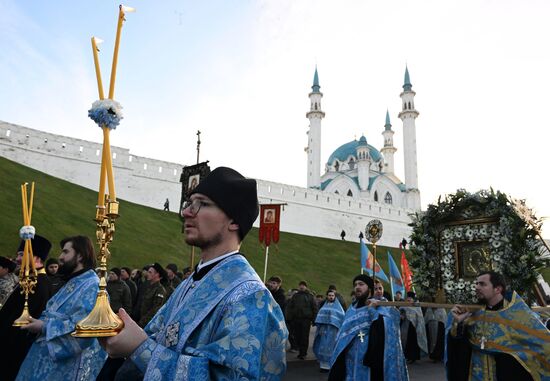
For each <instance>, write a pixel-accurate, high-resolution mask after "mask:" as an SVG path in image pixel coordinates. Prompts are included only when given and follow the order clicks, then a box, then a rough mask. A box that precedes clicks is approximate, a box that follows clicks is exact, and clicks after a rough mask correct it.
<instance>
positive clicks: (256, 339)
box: [130, 255, 288, 381]
mask: <svg viewBox="0 0 550 381" xmlns="http://www.w3.org/2000/svg"><path fill="white" fill-rule="evenodd" d="M145 332H146V333H147V334H148V335H149V338H148V339H147V340H145V341H144V342H143V343H142V344H141V345H140V346H139V347H138V348H137V349H136V350H135V351H134V353H133V354H132V355H131V356H130V358H131V360H132V361H133V362H134V364H135V365H136V366H137V367H138V368H139V369H140V370H141V371H142V372H144V373H145V380H155V381H158V380H193V381H202V380H280V379H281V378H282V377H283V375H284V373H285V371H286V353H285V343H286V340H287V337H288V331H287V329H286V325H285V322H284V317H283V313H282V312H281V309H280V307H279V305H278V304H277V302H275V300H274V299H273V298H272V296H271V293H270V292H269V291H268V290H267V289H266V288H265V286H264V284H263V283H262V281H261V280H260V278H259V277H258V275H257V274H256V272H255V271H254V269H253V268H252V267H251V266H250V265H249V264H248V262H247V261H246V259H245V258H244V257H242V256H241V255H233V256H230V257H228V258H226V259H223V260H222V261H221V263H219V264H217V265H216V266H215V267H214V268H213V269H212V270H210V271H209V272H208V273H207V274H206V275H205V276H204V278H202V279H201V280H199V281H194V280H193V278H192V277H189V278H188V279H186V280H185V281H183V282H182V283H181V284H180V285H179V286H178V288H177V289H176V290H175V291H174V293H173V294H172V296H171V297H170V299H169V300H168V302H167V304H165V305H164V306H163V307H162V308H161V309H160V310H159V311H158V312H157V314H156V315H155V317H154V318H153V319H152V320H151V322H150V323H149V324H148V325H147V326H146V327H145Z"/></svg>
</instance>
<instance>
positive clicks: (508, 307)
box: [445, 292, 550, 381]
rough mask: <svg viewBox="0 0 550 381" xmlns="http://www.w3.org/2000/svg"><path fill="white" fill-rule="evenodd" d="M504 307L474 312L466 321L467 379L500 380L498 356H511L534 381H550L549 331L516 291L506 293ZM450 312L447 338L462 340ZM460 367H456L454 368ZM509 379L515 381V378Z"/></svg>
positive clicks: (446, 355)
mask: <svg viewBox="0 0 550 381" xmlns="http://www.w3.org/2000/svg"><path fill="white" fill-rule="evenodd" d="M504 297H505V300H504V307H503V308H502V309H499V310H494V311H491V310H488V309H486V308H484V309H482V310H478V311H475V312H474V313H472V316H470V317H468V318H467V319H466V320H464V323H463V324H464V332H463V335H464V337H463V338H462V339H463V340H466V342H467V343H468V346H469V347H470V348H469V349H470V350H471V354H470V356H469V357H470V359H469V363H465V364H460V365H461V366H463V367H469V369H467V373H468V376H467V377H468V380H471V381H497V371H498V370H497V362H496V361H495V356H498V355H499V354H505V355H507V356H512V357H513V358H514V360H515V361H517V363H518V364H519V365H520V366H521V367H523V369H524V370H525V371H526V372H527V373H528V374H529V375H530V376H531V377H532V379H533V380H535V381H550V361H549V358H550V357H549V356H550V331H549V330H548V329H547V328H546V327H545V326H544V325H543V324H542V322H541V321H540V320H539V319H538V316H537V314H536V313H535V312H533V311H532V310H531V309H530V308H529V306H528V305H527V304H526V303H525V302H524V301H523V299H521V297H520V296H519V295H518V294H517V293H516V292H507V293H506V294H505V296H504ZM453 322H454V318H453V315H452V313H449V315H448V318H447V326H446V334H447V337H448V336H449V335H450V336H451V338H452V337H459V338H460V334H459V332H457V331H458V329H457V328H458V327H457V326H456V325H455V324H453ZM452 357H453V356H452V355H449V343H448V342H447V341H446V347H445V365H446V367H447V378H448V379H450V378H451V377H450V374H449V373H450V372H451V371H452V369H450V368H451V367H450V363H451V362H452V361H453V360H454V359H453V358H452ZM455 366H457V365H455ZM509 379H515V377H513V375H511V377H510V378H509Z"/></svg>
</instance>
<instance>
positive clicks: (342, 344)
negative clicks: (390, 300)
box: [329, 274, 409, 381]
mask: <svg viewBox="0 0 550 381" xmlns="http://www.w3.org/2000/svg"><path fill="white" fill-rule="evenodd" d="M353 286H354V292H355V298H356V301H355V303H354V304H352V305H351V306H350V308H348V310H347V311H346V315H345V318H344V322H343V323H342V326H341V327H340V331H339V332H338V337H337V339H336V348H335V349H334V352H333V354H332V358H331V369H330V373H329V381H343V380H345V381H354V380H361V381H408V379H409V376H408V371H407V365H406V362H405V357H404V356H403V350H402V348H401V338H400V334H399V319H400V317H399V312H398V311H397V309H396V308H394V307H377V303H378V301H377V300H375V299H368V298H369V296H370V294H371V290H372V289H373V287H374V283H373V280H372V279H371V278H370V277H369V276H367V275H364V274H361V275H358V276H356V277H355V279H354V280H353Z"/></svg>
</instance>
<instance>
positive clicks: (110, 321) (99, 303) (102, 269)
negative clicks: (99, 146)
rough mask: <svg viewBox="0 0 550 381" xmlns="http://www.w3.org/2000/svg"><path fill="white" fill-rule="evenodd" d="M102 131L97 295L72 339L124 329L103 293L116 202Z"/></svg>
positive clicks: (106, 140) (123, 10) (127, 9)
mask: <svg viewBox="0 0 550 381" xmlns="http://www.w3.org/2000/svg"><path fill="white" fill-rule="evenodd" d="M133 11H134V9H133V8H130V7H125V6H123V5H120V6H119V13H118V25H117V33H116V41H115V50H114V53H113V64H112V67H111V81H110V86H109V99H114V98H113V97H114V93H115V78H116V68H117V63H118V48H119V45H120V34H121V30H122V24H123V23H124V21H125V18H124V16H125V14H126V12H133ZM100 42H101V40H99V39H97V38H95V37H92V52H93V56H94V66H95V72H96V78H97V87H98V91H99V99H100V100H103V99H104V93H103V83H102V80H101V70H100V67H99V57H98V54H97V52H98V48H97V44H98V43H100ZM102 130H103V152H102V156H101V169H100V176H99V192H98V202H97V206H96V216H95V221H96V238H97V243H98V246H99V252H98V254H97V258H98V261H99V267H98V269H99V292H98V293H97V299H96V303H95V306H94V308H93V309H92V311H91V312H90V314H89V315H88V316H86V317H85V318H84V319H82V320H81V321H79V322H78V323H77V324H76V328H75V332H73V333H72V335H73V336H75V337H109V336H115V335H116V334H118V332H120V330H121V329H122V328H123V327H124V323H123V322H122V320H121V319H120V318H119V317H118V316H117V315H116V314H115V313H114V312H113V310H112V309H111V306H110V304H109V297H108V294H107V280H106V274H107V257H109V256H110V252H109V244H110V243H111V242H112V241H113V235H114V233H115V220H116V219H117V218H118V217H119V214H118V202H117V201H116V193H115V180H114V176H113V163H112V159H111V157H112V155H111V143H110V131H111V130H110V129H109V128H108V127H107V126H103V127H102ZM106 180H107V184H108V186H109V193H108V194H105V182H106Z"/></svg>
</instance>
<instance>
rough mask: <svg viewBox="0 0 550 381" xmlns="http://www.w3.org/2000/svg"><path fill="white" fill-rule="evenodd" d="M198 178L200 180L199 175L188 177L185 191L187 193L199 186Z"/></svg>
mask: <svg viewBox="0 0 550 381" xmlns="http://www.w3.org/2000/svg"><path fill="white" fill-rule="evenodd" d="M200 178H201V175H200V174H196V175H193V176H190V177H189V185H188V186H187V190H188V191H189V192H190V191H192V190H193V189H195V187H196V186H197V185H199V181H200Z"/></svg>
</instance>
